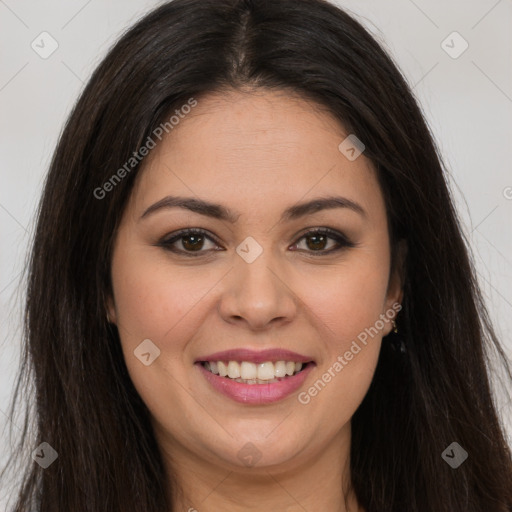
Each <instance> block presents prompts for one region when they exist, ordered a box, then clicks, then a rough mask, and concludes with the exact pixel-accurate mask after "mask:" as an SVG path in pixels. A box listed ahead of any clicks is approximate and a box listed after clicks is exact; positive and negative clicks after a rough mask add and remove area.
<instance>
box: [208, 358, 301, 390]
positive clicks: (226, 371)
mask: <svg viewBox="0 0 512 512" xmlns="http://www.w3.org/2000/svg"><path fill="white" fill-rule="evenodd" d="M204 367H205V368H206V369H207V370H209V371H210V372H212V373H213V374H215V375H220V376H221V377H229V378H230V379H233V380H235V381H237V382H244V383H246V384H268V383H271V382H278V380H277V379H280V378H281V379H282V378H284V377H286V376H292V375H293V374H295V373H298V372H299V371H301V369H302V367H303V364H302V363H295V362H293V361H276V362H275V363H273V362H271V361H266V362H265V363H257V364H256V363H252V362H249V361H242V362H238V361H207V362H205V363H204Z"/></svg>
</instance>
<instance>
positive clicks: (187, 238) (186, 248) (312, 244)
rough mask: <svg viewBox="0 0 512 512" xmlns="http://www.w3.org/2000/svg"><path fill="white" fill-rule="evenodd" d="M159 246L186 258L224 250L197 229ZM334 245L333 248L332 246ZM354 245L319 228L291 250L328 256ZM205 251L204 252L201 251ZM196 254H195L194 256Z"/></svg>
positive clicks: (342, 237)
mask: <svg viewBox="0 0 512 512" xmlns="http://www.w3.org/2000/svg"><path fill="white" fill-rule="evenodd" d="M301 240H304V242H305V244H306V248H305V249H304V248H300V247H299V245H300V243H299V242H300V241H301ZM329 240H330V241H331V242H332V241H334V244H331V247H330V248H329V247H328V246H329V243H328V241H329ZM206 241H208V242H210V243H212V244H213V247H212V248H210V249H208V248H206V249H205V247H204V246H205V242H206ZM178 242H179V244H181V248H180V247H177V246H176V244H177V243H178ZM158 245H159V246H161V247H163V248H164V249H166V250H169V251H172V252H175V253H180V254H185V255H186V256H200V255H201V254H200V253H204V252H208V250H214V251H218V250H224V249H221V248H219V245H218V244H217V243H216V241H215V239H214V238H213V237H212V236H210V235H209V234H208V233H207V232H206V231H204V230H202V229H198V228H192V229H185V230H182V231H179V232H177V233H176V234H174V235H173V236H172V237H170V238H166V239H164V240H162V241H161V242H159V243H158ZM332 245H334V247H333V246H332ZM354 246H355V244H353V243H352V242H350V241H349V240H348V239H347V238H346V237H345V236H344V235H342V234H341V233H338V232H337V231H333V230H331V229H328V228H319V229H315V230H311V231H308V232H307V233H305V234H304V235H302V236H301V237H300V238H299V240H298V241H297V242H295V243H294V244H293V245H292V246H291V247H292V250H294V251H295V250H300V251H306V252H314V253H319V255H321V254H329V253H332V252H334V251H338V250H340V249H342V248H344V247H354ZM203 249H205V250H203ZM194 253H196V254H194Z"/></svg>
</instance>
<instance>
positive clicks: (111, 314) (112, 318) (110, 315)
mask: <svg viewBox="0 0 512 512" xmlns="http://www.w3.org/2000/svg"><path fill="white" fill-rule="evenodd" d="M105 308H106V310H107V311H106V314H107V321H108V322H109V323H111V324H115V325H117V315H116V307H115V303H114V297H113V296H112V294H111V293H109V294H108V296H107V298H106V300H105Z"/></svg>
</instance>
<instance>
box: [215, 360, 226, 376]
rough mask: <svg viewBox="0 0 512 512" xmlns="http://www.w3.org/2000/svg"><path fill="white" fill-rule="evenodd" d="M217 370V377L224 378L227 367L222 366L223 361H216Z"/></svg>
mask: <svg viewBox="0 0 512 512" xmlns="http://www.w3.org/2000/svg"><path fill="white" fill-rule="evenodd" d="M217 368H218V370H219V375H220V376H221V377H226V376H227V374H228V367H227V366H226V365H225V364H224V362H223V361H218V362H217Z"/></svg>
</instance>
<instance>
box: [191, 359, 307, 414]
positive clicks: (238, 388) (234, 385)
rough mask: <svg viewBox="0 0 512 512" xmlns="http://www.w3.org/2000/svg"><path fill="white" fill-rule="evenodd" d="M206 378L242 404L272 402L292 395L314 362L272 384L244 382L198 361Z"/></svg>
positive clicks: (223, 392) (224, 393) (216, 387)
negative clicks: (207, 367) (211, 370)
mask: <svg viewBox="0 0 512 512" xmlns="http://www.w3.org/2000/svg"><path fill="white" fill-rule="evenodd" d="M196 366H197V367H198V368H199V370H200V371H201V373H202V374H203V375H204V377H205V378H206V380H207V381H208V382H209V383H210V384H211V385H212V386H213V387H214V388H215V389H216V390H217V391H219V392H220V393H222V394H223V395H225V396H227V397H229V398H231V399H233V400H235V401H236V402H240V403H242V404H270V403H273V402H277V401H278V400H282V399H283V398H286V397H287V396H289V395H291V394H292V393H293V392H294V391H297V389H299V388H300V386H302V384H303V383H304V381H305V380H306V377H307V376H308V375H309V372H310V371H311V369H312V368H313V366H314V364H311V363H309V364H308V365H307V366H306V368H304V370H302V371H301V372H299V373H297V374H296V375H292V376H291V377H285V378H284V379H283V380H280V381H278V382H273V383H272V384H244V383H242V382H236V381H234V380H232V379H229V378H226V377H221V376H220V375H215V374H214V373H212V372H210V371H208V370H207V369H206V368H204V366H203V365H202V364H201V363H196Z"/></svg>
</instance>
